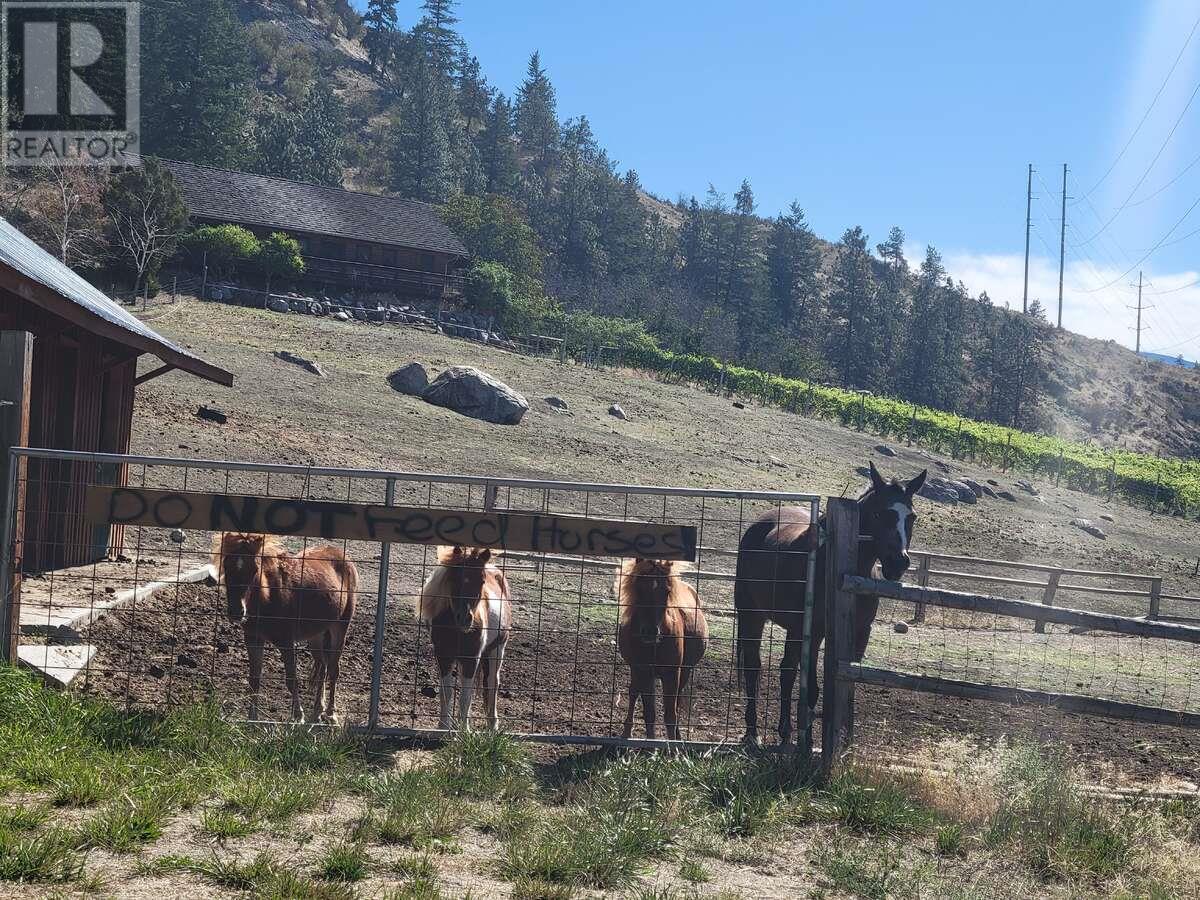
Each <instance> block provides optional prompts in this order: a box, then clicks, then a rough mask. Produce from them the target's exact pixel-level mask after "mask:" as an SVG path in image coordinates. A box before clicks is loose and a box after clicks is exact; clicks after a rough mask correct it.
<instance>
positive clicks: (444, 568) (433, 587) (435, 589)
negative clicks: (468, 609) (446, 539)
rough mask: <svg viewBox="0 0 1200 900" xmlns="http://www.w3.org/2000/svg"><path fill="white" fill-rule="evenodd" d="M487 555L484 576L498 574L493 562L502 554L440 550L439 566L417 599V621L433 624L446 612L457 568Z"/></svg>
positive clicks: (487, 550) (465, 549) (486, 550)
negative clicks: (489, 572)
mask: <svg viewBox="0 0 1200 900" xmlns="http://www.w3.org/2000/svg"><path fill="white" fill-rule="evenodd" d="M485 553H486V554H487V557H486V561H485V562H484V563H483V569H484V572H486V571H487V570H488V569H493V570H495V571H497V572H498V571H499V570H498V569H496V567H495V566H493V565H491V563H490V560H493V559H495V558H496V557H497V556H499V555H500V551H499V550H492V549H490V548H480V547H438V551H437V557H438V564H437V565H436V566H435V567H434V569H433V573H432V574H431V575H430V576H429V577H428V578H426V579H425V584H423V585H422V586H421V591H420V593H418V594H417V599H416V601H415V602H414V604H413V606H414V611H415V612H416V615H417V620H418V621H420V622H425V623H429V622H432V621H433V620H434V619H435V618H436V617H437V616H438V614H439V613H441V612H443V611H444V610H446V609H447V608H448V607H449V606H450V577H451V576H452V575H453V574H454V570H455V568H457V567H459V566H464V565H470V564H471V563H472V562H475V561H476V560H478V559H479V558H480V557H481V556H483V555H484V554H485Z"/></svg>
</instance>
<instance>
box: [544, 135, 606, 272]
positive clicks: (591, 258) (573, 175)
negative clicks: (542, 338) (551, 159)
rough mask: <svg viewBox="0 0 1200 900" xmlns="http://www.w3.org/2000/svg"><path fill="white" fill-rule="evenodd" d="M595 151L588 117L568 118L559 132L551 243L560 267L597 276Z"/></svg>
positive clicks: (601, 269) (600, 262)
mask: <svg viewBox="0 0 1200 900" xmlns="http://www.w3.org/2000/svg"><path fill="white" fill-rule="evenodd" d="M596 155H597V147H596V139H595V136H594V135H593V134H592V128H591V125H589V124H588V120H587V117H586V116H581V117H580V118H579V119H572V120H571V121H568V122H567V123H566V124H565V126H564V127H563V133H562V151H561V169H562V171H561V176H560V179H559V184H558V194H557V203H556V206H557V215H556V216H555V218H556V220H557V221H556V226H557V227H556V228H555V233H554V234H553V235H551V236H550V237H551V240H550V246H552V247H555V248H556V249H557V250H558V255H559V259H560V262H561V264H562V266H563V268H564V269H565V270H566V271H568V272H571V273H573V274H575V275H583V276H590V275H596V276H599V275H603V273H604V271H605V268H606V266H605V260H604V258H603V253H602V251H601V248H600V245H599V232H598V229H597V228H596V223H595V207H594V204H593V196H592V191H593V175H594V167H595V164H596Z"/></svg>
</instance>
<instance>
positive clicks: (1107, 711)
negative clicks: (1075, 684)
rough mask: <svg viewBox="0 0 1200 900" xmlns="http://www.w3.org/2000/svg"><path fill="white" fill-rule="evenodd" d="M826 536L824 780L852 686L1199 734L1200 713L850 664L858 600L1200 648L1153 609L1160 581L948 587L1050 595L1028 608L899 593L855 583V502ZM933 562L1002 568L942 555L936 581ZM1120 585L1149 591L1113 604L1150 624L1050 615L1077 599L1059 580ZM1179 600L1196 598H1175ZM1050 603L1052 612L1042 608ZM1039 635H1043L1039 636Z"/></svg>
mask: <svg viewBox="0 0 1200 900" xmlns="http://www.w3.org/2000/svg"><path fill="white" fill-rule="evenodd" d="M827 522H828V527H827V533H828V542H829V554H830V556H829V559H828V562H827V564H826V578H827V608H826V623H827V625H826V628H827V633H826V644H825V667H824V676H825V712H824V717H823V722H822V728H823V740H822V749H821V754H822V764H823V766H824V767H825V768H826V771H828V769H829V767H831V766H832V765H833V763H834V761H835V760H836V759H837V758H839V757H840V756H841V755H842V754H843V753H844V752H845V751H846V750H848V749H849V748H850V747H851V746H853V733H854V686H855V685H856V684H859V683H862V684H875V685H880V686H883V687H892V688H904V689H906V690H913V691H922V692H926V693H933V694H941V695H943V696H948V697H959V698H971V699H979V700H991V701H995V702H1000V703H1009V704H1036V705H1041V706H1052V707H1054V708H1056V709H1062V710H1066V711H1069V712H1077V713H1084V714H1087V715H1095V716H1105V717H1109V718H1117V719H1125V720H1131V721H1137V722H1148V723H1153V724H1159V725H1175V726H1184V727H1188V728H1200V713H1194V712H1183V711H1176V710H1169V709H1163V708H1160V707H1153V706H1143V705H1141V704H1136V703H1127V702H1123V701H1117V700H1108V699H1104V698H1100V697H1090V696H1085V695H1079V694H1067V693H1054V692H1050V691H1042V690H1032V689H1028V688H1018V687H1008V686H1003V685H993V684H982V683H978V682H973V681H963V680H956V679H950V678H941V677H935V676H930V675H920V674H913V673H907V672H898V671H892V670H889V669H883V668H878V667H874V666H866V665H863V664H862V663H861V662H860V661H859V660H855V659H853V658H852V655H851V654H852V649H851V648H852V647H853V622H852V618H851V617H852V615H853V610H854V605H855V604H854V600H855V598H856V597H857V596H860V595H873V596H877V597H880V598H890V599H893V600H899V601H905V602H911V603H914V604H916V605H917V608H918V610H921V609H923V608H924V607H925V606H939V607H942V608H946V609H958V610H964V611H967V612H974V613H983V614H987V615H996V616H1008V617H1013V618H1019V619H1027V620H1031V621H1033V622H1034V623H1036V624H1035V627H1036V626H1037V625H1042V626H1043V627H1044V623H1047V622H1049V623H1052V624H1059V625H1068V626H1074V627H1081V628H1086V629H1088V630H1090V631H1106V632H1115V633H1117V634H1125V635H1133V636H1137V637H1143V638H1151V639H1159V640H1173V641H1183V642H1187V643H1192V644H1200V628H1198V627H1195V626H1192V625H1186V624H1179V623H1177V622H1168V621H1162V620H1161V616H1159V614H1158V605H1157V602H1158V601H1161V600H1162V599H1163V595H1162V593H1161V584H1162V581H1161V578H1159V577H1158V576H1146V575H1126V574H1124V573H1098V572H1089V571H1086V570H1079V569H1065V568H1057V567H1054V566H1041V565H1035V564H1032V563H1029V564H1026V563H1013V564H1009V565H1010V566H1011V567H1012V568H1020V569H1025V570H1030V571H1039V572H1045V573H1046V574H1048V575H1049V576H1050V577H1049V579H1048V580H1047V582H1030V581H1029V580H1027V579H1010V578H1003V577H993V576H986V575H973V574H968V573H956V572H951V573H947V574H949V575H950V576H951V577H955V578H963V577H966V578H967V580H977V581H993V582H997V581H998V582H1000V583H1007V584H1010V585H1013V584H1017V585H1032V586H1038V587H1044V588H1045V589H1046V591H1047V593H1048V594H1049V597H1048V598H1047V596H1046V595H1043V598H1042V601H1041V602H1039V603H1033V602H1029V601H1026V600H1012V599H1009V598H1007V597H997V596H992V595H990V594H974V593H966V592H962V591H952V590H946V589H941V588H930V587H928V586H927V582H928V577H926V578H925V579H924V581H925V584H918V585H916V586H913V585H906V584H901V583H899V582H893V581H883V580H880V579H875V578H867V577H863V576H861V575H858V574H856V573H857V557H858V540H857V535H858V507H857V504H855V503H854V502H853V501H849V500H843V499H830V501H829V507H828V513H827ZM931 559H939V560H951V561H963V560H970V561H972V562H977V563H986V564H988V565H1000V564H999V563H997V562H996V561H995V560H978V559H972V558H970V557H950V556H946V555H943V554H926V555H925V560H924V561H923V562H924V563H925V565H924V571H925V572H926V574H927V576H931V575H935V574H939V573H938V571H937V570H933V569H931V568H930V567H929V565H928V562H929V560H931ZM1097 575H1100V576H1105V577H1108V578H1113V577H1119V578H1122V579H1126V580H1130V581H1140V582H1143V583H1147V584H1148V587H1147V588H1146V589H1144V590H1123V591H1121V592H1120V594H1119V595H1122V596H1138V597H1147V598H1148V599H1149V600H1150V602H1151V603H1152V606H1151V607H1150V615H1148V616H1146V617H1138V618H1133V617H1130V616H1118V615H1112V614H1110V613H1099V612H1091V611H1086V610H1079V609H1070V608H1067V607H1061V606H1054V605H1052V601H1053V600H1054V598H1055V591H1054V590H1053V589H1052V587H1051V586H1052V585H1053V586H1054V587H1056V588H1057V590H1063V589H1064V588H1065V589H1073V590H1075V589H1079V587H1080V586H1079V585H1075V584H1068V585H1064V584H1063V583H1062V581H1061V578H1062V577H1063V576H1068V577H1072V578H1077V577H1087V576H1097ZM1086 592H1095V593H1112V591H1111V590H1105V589H1102V588H1092V589H1090V590H1088V591H1086ZM1177 599H1181V600H1195V599H1196V598H1188V597H1178V598H1177ZM1048 601H1050V602H1048ZM1039 630H1040V629H1039Z"/></svg>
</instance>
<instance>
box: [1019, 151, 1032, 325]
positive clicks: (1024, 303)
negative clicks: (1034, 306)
mask: <svg viewBox="0 0 1200 900" xmlns="http://www.w3.org/2000/svg"><path fill="white" fill-rule="evenodd" d="M1032 213H1033V163H1030V164H1029V175H1028V177H1027V178H1026V181H1025V292H1024V293H1023V294H1022V295H1021V312H1023V313H1027V312H1029V229H1031V228H1032V227H1033V215H1032Z"/></svg>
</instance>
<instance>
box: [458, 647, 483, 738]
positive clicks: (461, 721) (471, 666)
mask: <svg viewBox="0 0 1200 900" xmlns="http://www.w3.org/2000/svg"><path fill="white" fill-rule="evenodd" d="M478 669H479V660H478V659H463V660H459V663H458V674H459V693H458V727H459V728H461V729H462V730H463V731H470V730H471V703H472V702H474V700H475V673H476V672H477V671H478Z"/></svg>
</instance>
